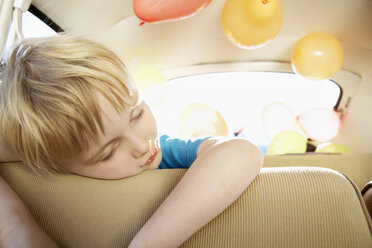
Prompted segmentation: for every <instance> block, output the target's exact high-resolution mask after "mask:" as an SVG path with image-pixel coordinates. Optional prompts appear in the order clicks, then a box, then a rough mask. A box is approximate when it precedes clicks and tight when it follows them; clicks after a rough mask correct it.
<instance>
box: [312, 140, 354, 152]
mask: <svg viewBox="0 0 372 248" xmlns="http://www.w3.org/2000/svg"><path fill="white" fill-rule="evenodd" d="M315 152H316V153H353V150H351V149H350V148H349V147H347V146H344V145H341V144H333V143H331V142H326V143H322V144H320V145H318V146H317V147H316V150H315Z"/></svg>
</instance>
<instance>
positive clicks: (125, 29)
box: [0, 0, 372, 248]
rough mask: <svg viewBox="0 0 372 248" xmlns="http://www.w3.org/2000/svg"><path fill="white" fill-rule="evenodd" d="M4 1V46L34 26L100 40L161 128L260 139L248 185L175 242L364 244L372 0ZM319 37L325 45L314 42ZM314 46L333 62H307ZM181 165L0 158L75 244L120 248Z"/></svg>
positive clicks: (369, 232) (45, 221) (369, 202)
mask: <svg viewBox="0 0 372 248" xmlns="http://www.w3.org/2000/svg"><path fill="white" fill-rule="evenodd" d="M159 3H160V4H159ZM263 6H264V7H266V8H269V10H267V9H264V7H263ZM0 8H1V11H0V32H1V37H0V48H1V50H0V52H1V53H2V55H3V54H6V52H7V50H8V49H9V48H10V46H11V45H12V44H15V43H16V42H17V40H22V39H25V38H29V37H39V36H52V35H59V34H58V33H63V32H66V33H70V34H73V35H80V36H83V37H85V38H88V39H91V40H93V41H97V42H99V43H101V44H103V45H105V46H107V47H108V48H110V49H111V50H112V51H114V52H115V53H116V54H117V55H118V56H119V57H120V59H121V60H122V61H123V62H124V64H125V65H126V66H127V68H128V70H129V72H130V73H131V75H132V77H133V79H134V81H135V82H136V84H137V86H138V88H139V90H140V91H141V93H142V94H143V97H144V98H145V100H146V101H147V102H148V103H149V104H150V106H152V109H153V111H154V114H155V116H156V118H157V122H158V126H159V130H160V132H162V133H167V134H170V135H175V136H182V137H199V136H205V135H212V136H227V137H243V138H247V139H249V140H250V141H251V142H252V143H254V144H255V145H257V146H258V147H259V148H260V149H261V151H262V152H263V153H264V155H265V156H264V166H263V168H262V169H261V171H260V173H259V175H258V176H257V178H256V179H255V180H254V181H253V183H252V184H251V185H250V186H249V187H248V188H247V189H246V190H245V191H244V193H243V194H242V195H241V196H240V197H239V198H238V199H237V200H236V201H235V202H234V203H233V204H232V205H231V206H230V207H229V208H227V209H226V210H225V211H224V212H222V213H221V214H220V215H218V216H217V217H216V218H215V219H213V220H212V221H211V222H209V223H208V224H207V225H205V226H204V227H203V228H202V229H200V230H199V231H198V232H197V233H195V234H194V235H193V236H191V237H190V238H189V239H188V240H187V241H186V242H185V243H184V244H183V245H182V246H181V247H190V248H191V247H221V248H222V247H288V248H290V247H292V248H294V247H329V248H331V247H335V248H336V247H365V248H368V247H372V220H371V216H372V146H371V144H370V143H371V140H372V129H371V127H372V117H371V114H370V110H371V109H372V73H371V72H372V70H371V68H372V28H371V27H372V1H371V0H342V1H338V0H322V1H321V0H313V1H306V0H297V1H294V0H204V1H203V0H200V1H197V0H192V1H191V0H161V1H160V0H106V1H102V0H90V1H74V0H64V1H62V0H32V1H31V0H0ZM260 8H262V9H260ZM29 16H32V18H34V19H32V20H37V21H38V22H40V23H42V25H43V26H45V27H44V28H46V31H45V33H43V34H41V33H38V32H39V31H40V30H41V27H39V26H37V27H32V26H31V24H32V22H33V21H32V20H31V19H28V18H29ZM309 40H310V42H309ZM318 41H319V42H320V44H321V45H323V44H326V43H327V42H329V43H327V44H328V45H327V44H326V45H324V46H323V47H322V46H321V45H320V47H321V48H319V50H316V49H318V48H314V47H315V45H313V44H315V43H316V42H318ZM329 44H330V45H329ZM322 49H323V50H322ZM327 53H329V54H328V55H327ZM324 54H326V55H324ZM306 56H308V57H306ZM311 56H313V57H317V58H316V59H318V57H322V56H323V57H326V56H329V57H328V58H327V59H329V60H328V61H327V62H325V63H321V62H313V64H312V66H310V69H309V68H308V67H307V66H308V64H310V62H309V60H310V59H312V58H309V57H311ZM332 56H333V57H332ZM306 59H307V60H306ZM314 61H321V60H314ZM185 172H186V170H185V169H172V170H153V171H145V172H144V173H141V174H139V175H136V176H134V177H130V178H125V179H118V180H101V179H94V178H89V177H83V176H79V175H74V174H53V175H46V174H43V173H35V171H34V170H32V169H31V168H29V167H28V166H26V165H25V164H23V163H21V162H7V163H1V165H0V176H1V177H3V178H4V179H5V181H6V182H7V183H8V184H9V185H10V186H11V188H12V189H13V190H14V191H15V192H16V193H17V194H18V195H19V197H20V198H21V199H22V200H23V201H24V202H25V204H26V205H27V207H28V208H29V210H30V212H31V213H32V215H33V217H34V218H35V220H36V222H37V223H38V224H39V225H40V226H41V227H42V229H43V230H44V231H45V232H46V233H47V234H48V235H49V236H50V237H51V238H52V239H53V240H54V241H55V242H56V243H57V244H58V245H59V246H60V247H79V248H83V247H127V246H128V244H129V242H130V241H131V240H132V238H133V237H134V235H135V234H136V233H137V231H138V230H139V229H140V228H141V227H142V226H143V225H144V223H146V220H147V219H148V218H149V217H150V216H151V215H152V213H154V211H155V210H156V209H157V207H158V206H159V205H160V204H161V203H162V202H163V200H164V199H165V198H166V197H167V195H168V194H169V193H170V192H171V190H172V189H173V188H174V187H175V185H176V184H177V182H178V181H179V180H180V179H181V178H182V176H183V175H184V174H185ZM138 196H141V197H138ZM0 204H1V203H0Z"/></svg>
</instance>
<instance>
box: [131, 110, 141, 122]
mask: <svg viewBox="0 0 372 248" xmlns="http://www.w3.org/2000/svg"><path fill="white" fill-rule="evenodd" d="M142 116H143V109H141V111H140V112H139V113H138V115H137V116H135V117H134V118H133V119H134V120H139V119H141V118H142Z"/></svg>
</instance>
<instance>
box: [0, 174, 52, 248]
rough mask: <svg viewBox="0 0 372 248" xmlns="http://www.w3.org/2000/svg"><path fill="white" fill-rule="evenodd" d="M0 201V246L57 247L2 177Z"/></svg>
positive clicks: (10, 247)
mask: <svg viewBox="0 0 372 248" xmlns="http://www.w3.org/2000/svg"><path fill="white" fill-rule="evenodd" d="M0 203H1V204H0V220H1V221H0V247H7V248H8V247H9V248H13V247H14V248H15V247H17V248H22V247H27V248H32V247H35V248H36V247H51V248H53V247H57V245H56V244H55V243H54V241H53V240H51V239H50V238H49V237H48V236H47V235H46V233H45V232H44V231H43V230H42V229H41V228H40V227H39V226H38V225H37V223H36V222H35V220H34V219H33V217H32V215H31V214H30V212H29V211H28V209H27V207H26V205H25V204H24V203H23V202H22V201H21V199H20V198H19V197H18V196H17V195H16V194H15V193H14V191H13V190H12V189H11V188H10V187H9V185H8V184H7V183H6V182H5V181H4V179H3V178H2V177H0Z"/></svg>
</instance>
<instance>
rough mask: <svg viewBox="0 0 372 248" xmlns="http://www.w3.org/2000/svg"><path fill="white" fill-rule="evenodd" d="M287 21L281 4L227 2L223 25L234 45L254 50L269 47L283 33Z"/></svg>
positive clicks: (250, 0)
mask: <svg viewBox="0 0 372 248" xmlns="http://www.w3.org/2000/svg"><path fill="white" fill-rule="evenodd" d="M283 17H284V11H283V4H282V2H281V0H227V1H226V3H225V5H224V7H223V10H222V17H221V24H222V28H223V30H224V32H225V34H226V36H227V37H228V38H229V39H230V40H231V41H232V42H233V43H234V44H236V45H238V46H239V47H242V48H245V49H254V48H258V47H261V46H264V45H266V44H267V43H268V42H270V41H271V40H272V39H273V38H274V37H275V36H276V35H277V34H278V33H279V31H280V28H281V27H282V24H283Z"/></svg>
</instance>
